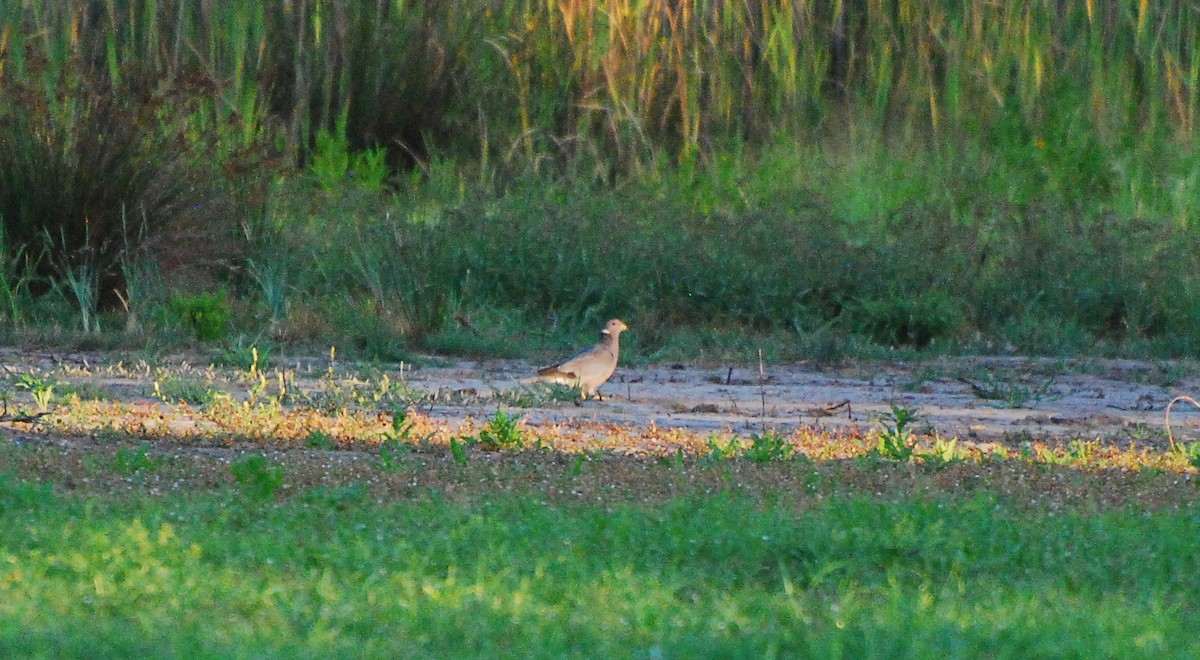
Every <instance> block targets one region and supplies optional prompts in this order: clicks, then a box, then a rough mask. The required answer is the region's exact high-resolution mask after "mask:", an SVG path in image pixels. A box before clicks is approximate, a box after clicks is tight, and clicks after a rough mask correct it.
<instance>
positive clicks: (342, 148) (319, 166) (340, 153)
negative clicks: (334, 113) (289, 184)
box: [310, 114, 350, 192]
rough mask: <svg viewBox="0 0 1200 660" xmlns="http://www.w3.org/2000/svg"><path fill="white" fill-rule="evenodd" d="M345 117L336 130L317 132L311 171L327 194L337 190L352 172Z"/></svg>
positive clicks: (343, 116)
mask: <svg viewBox="0 0 1200 660" xmlns="http://www.w3.org/2000/svg"><path fill="white" fill-rule="evenodd" d="M345 117H346V116H345V114H343V115H342V117H341V119H340V120H339V121H338V126H337V128H336V130H333V131H329V130H324V129H322V130H319V131H317V141H316V149H315V150H314V152H313V156H312V165H311V166H310V169H311V170H312V173H313V176H314V177H316V179H317V184H318V185H320V186H321V189H322V190H324V191H325V192H333V191H335V190H337V189H338V187H339V186H341V185H342V184H343V183H344V182H345V181H346V176H347V175H348V174H349V172H350V142H349V140H347V139H346V122H345Z"/></svg>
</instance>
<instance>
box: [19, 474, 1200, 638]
mask: <svg viewBox="0 0 1200 660" xmlns="http://www.w3.org/2000/svg"><path fill="white" fill-rule="evenodd" d="M788 502H789V498H788V495H787V493H786V492H780V493H777V494H776V495H775V496H774V497H773V498H772V500H771V503H768V504H763V503H762V502H753V501H750V500H745V499H741V498H739V497H737V496H735V495H730V494H708V495H705V494H700V493H697V494H692V495H687V496H683V497H679V498H677V499H672V500H668V501H666V502H665V503H660V504H645V505H639V504H620V505H615V506H601V505H587V504H552V503H548V502H547V501H545V500H542V499H541V498H539V497H538V496H537V495H535V494H524V495H522V494H508V495H496V496H489V497H487V498H484V499H479V500H472V499H469V498H468V499H456V498H453V497H447V496H445V495H441V494H438V493H436V492H432V493H430V492H424V493H413V494H412V496H411V497H409V498H405V499H404V500H403V501H396V502H389V503H379V502H376V501H375V500H374V499H373V498H372V496H371V489H370V487H369V486H367V485H365V484H351V485H347V486H342V487H338V488H334V487H329V488H318V489H315V490H312V491H309V492H307V493H305V494H303V495H301V496H299V497H296V498H294V499H291V500H288V501H285V502H282V503H270V504H264V503H262V502H259V501H256V500H250V499H244V498H241V497H239V496H237V495H232V494H227V493H222V492H220V491H216V492H213V491H210V492H207V493H202V494H192V495H189V496H187V497H167V498H159V497H145V496H140V495H137V496H130V497H125V498H98V497H81V496H74V495H60V494H55V493H54V492H53V491H52V490H51V489H50V488H49V487H46V486H38V485H33V484H31V483H26V482H21V481H17V480H15V479H13V478H11V477H3V478H0V514H2V515H3V517H4V519H5V520H6V521H8V522H7V524H5V525H3V526H0V566H2V570H0V596H2V597H0V648H2V649H4V651H5V654H6V655H15V656H28V655H35V656H36V655H53V656H62V655H134V654H136V655H139V656H143V657H158V656H169V655H176V654H180V653H185V654H188V655H193V656H196V655H198V656H201V657H218V656H222V657H223V656H228V655H230V654H233V655H238V656H256V655H263V654H265V655H277V654H282V655H336V654H346V653H349V654H352V655H355V656H360V655H366V656H375V657H382V656H387V657H395V655H397V654H402V655H425V656H429V655H434V656H438V657H448V656H449V657H458V656H468V655H493V656H494V655H519V656H529V657H562V656H597V655H602V656H616V657H644V656H659V655H661V656H664V657H680V656H696V655H700V656H714V655H718V656H728V655H735V656H755V657H758V656H806V657H880V658H882V657H889V658H894V657H946V656H957V657H964V656H967V657H969V656H979V655H986V656H992V657H1030V656H1031V655H1032V656H1037V657H1063V656H1084V655H1086V656H1096V655H1100V656H1120V657H1150V656H1153V657H1189V656H1194V655H1195V654H1196V653H1197V652H1198V651H1200V648H1198V645H1197V642H1196V640H1195V638H1194V637H1193V636H1192V635H1191V634H1190V631H1192V630H1194V629H1195V627H1196V625H1197V624H1200V620H1198V619H1200V617H1198V615H1197V612H1196V609H1195V607H1194V604H1193V603H1192V600H1193V598H1194V594H1195V593H1196V592H1197V590H1198V589H1200V584H1198V583H1197V580H1198V579H1200V577H1197V576H1200V571H1198V570H1197V566H1196V561H1195V556H1196V555H1195V553H1194V552H1193V550H1194V548H1195V546H1196V543H1197V541H1198V540H1200V539H1198V538H1197V534H1198V532H1197V529H1200V524H1198V523H1200V520H1198V518H1197V515H1198V514H1197V511H1196V509H1195V508H1194V507H1191V506H1186V507H1183V508H1181V509H1174V510H1165V511H1157V512H1153V513H1148V512H1142V511H1138V510H1108V511H1095V510H1092V511H1089V510H1087V507H1083V508H1082V509H1080V510H1066V511H1063V510H1060V511H1056V512H1050V511H1039V510H1031V509H1029V508H1027V507H1026V508H1021V509H1018V508H1017V507H1015V506H1014V505H1013V504H1012V503H1009V502H1005V501H1002V500H998V499H997V498H995V497H994V496H990V495H988V494H986V493H979V494H976V495H975V496H973V497H972V498H969V499H961V498H953V499H933V500H921V499H917V500H910V499H900V500H897V501H883V500H879V499H863V498H861V497H856V498H851V499H842V498H835V499H833V500H830V501H827V502H826V503H824V504H822V505H819V506H817V507H816V508H813V509H809V510H797V509H794V508H792V507H789V506H788Z"/></svg>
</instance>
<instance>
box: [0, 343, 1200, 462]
mask: <svg viewBox="0 0 1200 660" xmlns="http://www.w3.org/2000/svg"><path fill="white" fill-rule="evenodd" d="M0 360H2V362H3V364H4V365H5V369H6V370H7V371H8V374H9V376H10V381H11V380H12V379H13V378H15V377H16V376H17V375H18V374H24V373H36V374H42V375H44V378H45V379H46V380H47V381H51V382H57V383H60V391H62V390H63V389H64V388H63V387H62V384H64V383H65V384H66V386H67V387H68V388H74V389H76V390H78V391H80V392H81V393H84V392H93V391H100V392H103V396H105V397H110V398H112V399H116V400H119V401H121V402H125V403H130V404H143V405H150V406H153V405H160V404H162V403H163V401H164V400H170V399H171V397H177V396H180V394H179V393H178V392H176V391H174V390H171V391H168V390H169V387H168V386H171V385H175V386H176V389H178V382H187V383H190V384H191V385H189V387H192V388H193V389H198V390H200V391H201V392H205V391H222V392H224V393H226V394H227V395H228V396H230V397H233V398H234V399H238V400H244V399H246V398H247V397H249V396H252V393H251V392H252V390H253V388H254V387H256V379H255V378H253V377H250V376H248V375H247V373H246V372H245V370H235V369H228V368H226V369H214V368H212V367H209V366H207V364H206V361H205V360H204V359H203V358H198V357H196V356H190V357H188V356H183V357H178V358H174V359H168V360H163V361H161V363H160V364H158V365H156V366H150V365H147V364H145V363H136V362H131V361H130V360H129V359H128V358H127V357H126V356H121V355H115V354H53V353H24V352H17V351H13V350H8V351H4V352H2V353H0ZM532 372H533V365H531V364H529V363H525V362H520V361H498V360H489V361H466V360H459V361H453V362H449V363H447V362H445V361H442V365H441V366H413V365H407V364H405V365H380V366H376V365H354V364H345V365H342V364H338V365H334V367H333V371H330V367H329V364H328V362H327V361H325V360H321V359H305V358H285V359H281V360H276V361H275V364H274V366H273V368H272V370H271V371H269V372H264V374H261V375H259V376H258V379H259V380H261V381H262V382H261V384H260V385H259V386H261V387H262V388H264V389H269V388H270V387H271V386H272V385H273V384H274V383H275V381H276V380H277V377H278V376H279V374H287V378H288V381H287V384H286V387H287V388H291V389H292V391H293V393H299V394H303V395H305V396H314V397H325V398H326V399H328V398H329V397H330V396H332V394H331V390H336V392H337V393H338V394H339V395H340V396H342V400H339V401H334V402H332V403H331V404H330V405H331V406H335V407H336V406H343V407H347V406H348V407H352V408H359V409H366V410H370V409H378V410H381V411H382V410H385V409H387V408H388V407H389V406H392V405H395V403H396V402H397V401H401V402H411V403H412V405H413V407H415V408H417V409H418V410H419V411H420V412H422V413H424V414H425V415H428V416H429V417H430V418H432V419H434V420H438V421H440V422H442V423H444V424H446V425H448V426H449V427H451V428H454V427H458V426H461V425H462V424H464V423H468V422H469V421H470V420H479V419H482V418H486V417H488V416H489V415H492V414H494V413H495V411H496V410H498V409H500V408H505V409H508V410H512V411H515V412H517V413H518V414H519V415H520V416H521V417H522V418H523V419H524V420H525V422H526V423H527V424H528V425H530V426H531V427H535V428H536V427H559V428H577V429H583V428H600V429H604V428H618V427H619V428H623V429H627V430H635V429H653V430H654V432H655V435H662V433H661V432H663V431H670V430H680V431H686V432H688V433H690V434H699V435H704V434H708V433H732V434H745V433H751V432H756V431H762V430H763V429H775V430H778V431H780V432H783V433H788V432H792V431H795V430H796V429H800V428H805V429H812V430H815V431H823V430H828V431H832V432H843V433H858V432H862V431H869V430H873V429H877V428H879V427H880V420H881V418H885V417H886V416H887V415H888V413H890V412H891V411H892V408H893V406H898V407H903V408H909V409H914V410H916V411H917V417H916V422H915V423H914V426H913V428H912V430H914V431H917V432H918V433H921V434H923V435H928V436H934V435H936V436H938V437H942V438H947V439H949V438H958V439H960V440H961V441H964V442H973V443H995V442H999V443H1005V444H1008V445H1013V446H1016V445H1019V444H1020V443H1021V442H1024V441H1031V440H1037V441H1041V442H1047V443H1061V442H1068V441H1071V440H1076V439H1082V440H1100V441H1102V442H1104V443H1106V444H1113V445H1116V446H1119V447H1128V446H1130V445H1136V446H1139V447H1151V448H1158V447H1165V446H1166V445H1167V436H1166V433H1165V429H1164V425H1163V413H1164V409H1165V407H1166V405H1167V403H1168V402H1169V401H1170V400H1171V399H1172V398H1173V397H1174V396H1176V395H1178V394H1192V395H1195V394H1197V393H1198V392H1200V370H1198V369H1197V368H1196V365H1195V364H1194V363H1178V362H1155V363H1151V362H1137V361H1130V360H1087V361H1073V362H1067V361H1061V360H1039V359H1020V358H944V359H939V360H935V361H925V362H906V363H887V362H870V363H866V362H863V363H855V364H850V365H846V366H840V367H820V366H814V365H807V364H784V365H769V366H766V367H765V368H764V369H763V370H762V372H761V374H760V371H759V369H758V367H757V366H753V367H746V366H740V365H739V366H729V365H709V366H698V365H664V366H653V367H627V366H622V367H620V368H619V369H618V371H617V373H616V375H615V376H614V377H613V379H612V380H611V381H609V383H608V384H607V385H605V386H604V388H603V389H602V393H603V394H604V396H605V398H604V400H603V401H587V402H584V403H582V405H576V404H575V403H574V402H569V401H562V400H551V399H547V398H546V397H540V398H539V397H538V396H524V393H525V392H527V390H526V389H523V387H522V386H521V385H520V384H519V381H520V380H521V379H522V378H524V377H526V376H528V375H529V374H531V373H532ZM156 383H157V384H158V385H159V386H160V389H159V390H158V391H156V390H155V385H156ZM281 383H282V381H281ZM381 383H383V384H384V386H385V387H382V389H381V385H380V384H381ZM280 387H285V386H284V385H283V384H280ZM388 387H390V388H391V389H390V390H388V389H387V388H388ZM385 390H386V391H385ZM399 391H402V392H403V395H402V396H399V397H398V396H397V395H396V393H397V392H399ZM10 392H11V393H12V396H13V397H14V401H20V400H21V397H25V400H28V398H29V397H28V395H27V394H26V393H25V392H24V391H22V390H10ZM185 394H186V392H185ZM350 394H353V396H350ZM1172 421H1173V424H1172V427H1173V429H1174V434H1175V439H1176V441H1191V440H1196V439H1200V412H1198V411H1196V410H1194V409H1192V408H1191V407H1190V406H1182V407H1177V408H1176V409H1175V411H1174V412H1173V415H1172ZM152 423H163V424H176V425H180V424H182V425H183V426H187V425H189V424H192V423H193V422H189V421H187V420H171V419H162V420H160V421H157V422H152ZM181 429H182V427H181Z"/></svg>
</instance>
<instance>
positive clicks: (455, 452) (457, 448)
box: [450, 438, 471, 466]
mask: <svg viewBox="0 0 1200 660" xmlns="http://www.w3.org/2000/svg"><path fill="white" fill-rule="evenodd" d="M450 455H451V456H453V457H454V462H455V463H456V464H458V465H461V466H465V465H466V464H467V462H468V461H470V460H471V458H470V456H469V455H468V454H467V448H466V446H465V445H464V444H463V442H461V441H459V439H458V438H450Z"/></svg>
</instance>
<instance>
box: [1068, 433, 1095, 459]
mask: <svg viewBox="0 0 1200 660" xmlns="http://www.w3.org/2000/svg"><path fill="white" fill-rule="evenodd" d="M1096 444H1097V443H1095V442H1085V441H1083V440H1080V439H1079V438H1076V439H1074V440H1072V441H1071V442H1070V444H1068V445H1067V448H1066V451H1065V452H1063V459H1064V461H1065V462H1067V463H1069V464H1072V465H1086V464H1087V463H1089V462H1091V461H1092V459H1093V458H1095V456H1096Z"/></svg>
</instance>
